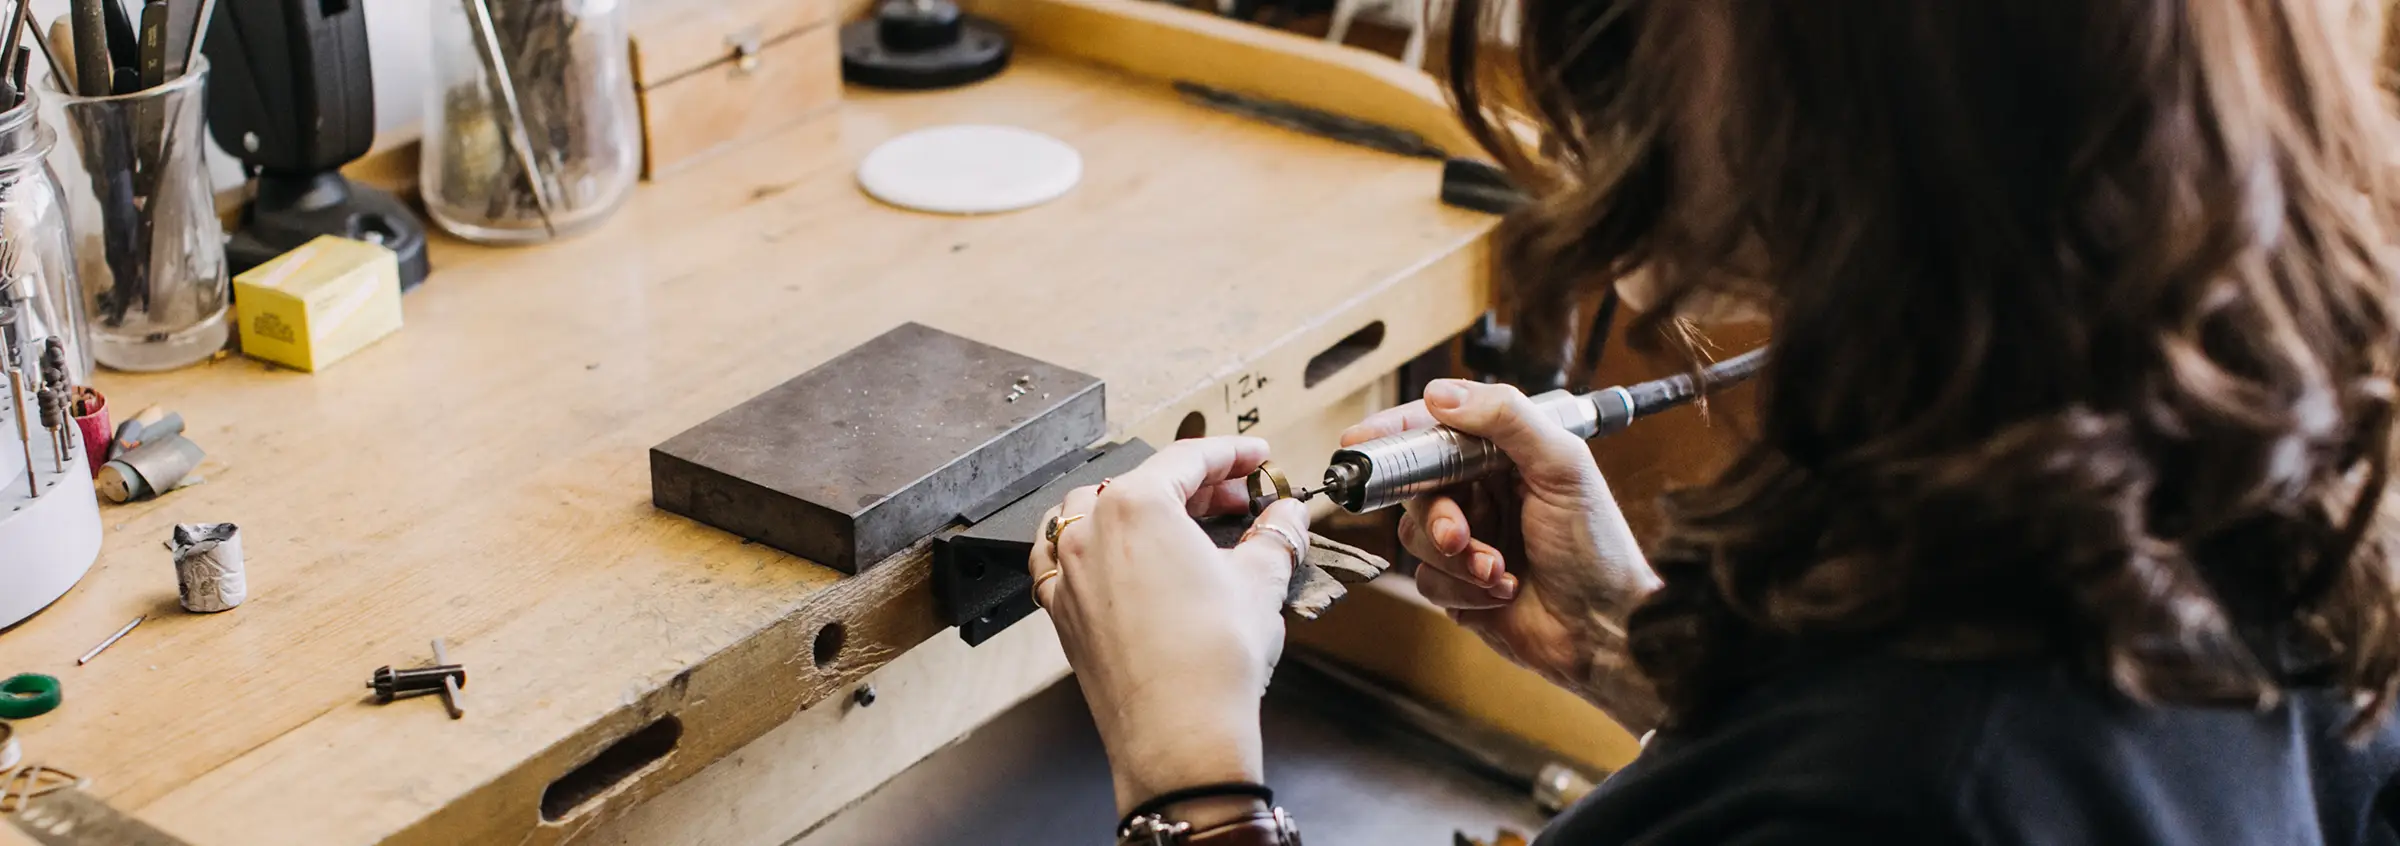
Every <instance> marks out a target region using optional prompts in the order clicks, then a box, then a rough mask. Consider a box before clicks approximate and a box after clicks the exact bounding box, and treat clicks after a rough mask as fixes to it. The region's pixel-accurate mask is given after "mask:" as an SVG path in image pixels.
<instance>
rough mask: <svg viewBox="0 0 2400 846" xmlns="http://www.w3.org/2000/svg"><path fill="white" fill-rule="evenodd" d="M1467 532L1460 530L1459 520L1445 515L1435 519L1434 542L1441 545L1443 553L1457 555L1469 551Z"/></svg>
mask: <svg viewBox="0 0 2400 846" xmlns="http://www.w3.org/2000/svg"><path fill="white" fill-rule="evenodd" d="M1465 534H1466V533H1465V532H1461V531H1459V530H1458V521H1456V520H1452V519H1450V518H1448V517H1444V518H1442V519H1439V520H1435V521H1433V542H1434V543H1435V544H1436V545H1438V546H1440V547H1441V549H1442V554H1443V555H1457V554H1459V553H1461V552H1465V551H1467V539H1466V538H1465V537H1464V535H1465Z"/></svg>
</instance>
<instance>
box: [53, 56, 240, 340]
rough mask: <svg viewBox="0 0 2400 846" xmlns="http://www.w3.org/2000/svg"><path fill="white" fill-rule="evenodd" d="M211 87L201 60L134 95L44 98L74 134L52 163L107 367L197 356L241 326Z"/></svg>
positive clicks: (87, 307) (66, 129) (94, 330)
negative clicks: (215, 167)
mask: <svg viewBox="0 0 2400 846" xmlns="http://www.w3.org/2000/svg"><path fill="white" fill-rule="evenodd" d="M55 82H56V81H55V80H52V84H55ZM207 84H208V60H207V59H206V58H201V59H198V60H195V61H194V62H193V64H192V68H191V70H189V71H187V72H186V73H184V75H183V76H181V77H177V78H175V79H171V80H168V81H167V82H165V83H163V84H160V85H156V86H152V87H150V88H145V89H142V90H140V91H135V92H133V93H130V94H116V95H110V96H106V97H79V96H74V95H69V94H63V93H58V92H57V90H56V89H55V88H52V89H50V91H49V92H48V94H47V96H48V97H50V98H55V99H56V101H57V103H58V114H59V117H58V120H57V124H58V126H59V128H60V131H61V132H62V133H63V134H65V135H66V136H67V141H68V143H66V144H63V145H60V147H61V149H60V151H59V155H56V156H53V157H52V158H51V161H52V162H53V163H54V166H55V167H56V168H57V170H58V174H59V176H60V177H61V179H60V181H59V184H60V186H61V187H62V188H63V189H64V191H65V198H66V207H67V210H68V214H69V215H70V216H71V220H72V223H71V224H70V226H71V228H72V231H73V234H74V239H73V245H74V251H75V270H76V276H77V277H78V278H79V279H80V280H81V281H82V283H83V286H82V287H83V296H82V303H83V309H84V316H85V318H86V319H87V320H89V322H90V326H91V350H92V358H93V359H95V360H97V361H98V362H99V363H101V364H103V365H106V366H108V367H113V368H116V369H118V370H136V371H150V370H172V369H175V368H178V367H183V366H185V365H189V364H195V363H198V362H201V361H205V360H207V359H208V357H210V356H212V355H215V354H217V352H218V351H219V350H222V349H224V348H225V342H226V340H227V339H228V338H229V337H230V336H231V335H232V334H233V321H232V319H231V315H230V307H231V305H232V303H233V298H232V294H231V291H230V290H229V288H228V285H227V280H226V276H225V229H224V226H223V224H222V223H220V222H219V221H218V220H217V203H216V192H215V190H214V186H213V185H212V184H211V183H210V181H209V178H208V165H207V162H206V155H207V150H208V145H207V141H206V138H205V137H204V135H203V129H204V124H203V123H202V120H201V115H202V112H201V101H202V100H203V99H205V95H206V90H207Z"/></svg>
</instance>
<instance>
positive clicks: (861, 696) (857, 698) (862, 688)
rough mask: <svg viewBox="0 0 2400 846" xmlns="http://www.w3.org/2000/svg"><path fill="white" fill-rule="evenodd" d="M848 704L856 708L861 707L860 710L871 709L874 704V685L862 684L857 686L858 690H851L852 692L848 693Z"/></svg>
mask: <svg viewBox="0 0 2400 846" xmlns="http://www.w3.org/2000/svg"><path fill="white" fill-rule="evenodd" d="M850 704H852V705H856V706H858V707H861V708H868V707H872V706H874V704H875V685H873V684H862V685H859V686H858V689H857V690H853V691H851V692H850Z"/></svg>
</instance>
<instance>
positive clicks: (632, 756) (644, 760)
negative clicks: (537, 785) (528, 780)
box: [542, 717, 683, 822]
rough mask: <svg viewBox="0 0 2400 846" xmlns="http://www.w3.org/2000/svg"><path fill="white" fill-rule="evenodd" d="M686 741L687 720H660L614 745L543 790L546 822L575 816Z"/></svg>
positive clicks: (543, 809)
mask: <svg viewBox="0 0 2400 846" xmlns="http://www.w3.org/2000/svg"><path fill="white" fill-rule="evenodd" d="M681 739H683V721H682V720H678V719H675V718H674V717H660V718H659V719H658V720H657V721H656V722H653V723H651V724H649V725H646V726H643V727H642V728H641V730H640V731H637V732H634V733H632V734H629V735H626V736H625V739H623V740H619V741H617V742H616V743H613V744H610V745H609V747H608V748H607V749H603V750H600V754H599V755H596V756H593V757H592V759H591V760H589V761H586V762H584V764H583V766H580V767H576V768H575V769H574V771H573V772H569V773H567V774H566V775H563V776H559V777H558V780H557V781H553V782H551V783H550V786H549V787H547V788H544V789H543V790H542V821H543V822H557V821H559V820H562V819H566V817H567V815H568V814H571V813H574V812H575V809H576V808H577V807H580V806H582V805H583V803H585V802H589V801H592V800H593V799H596V798H599V796H600V795H601V794H604V793H607V792H608V791H609V789H610V788H613V787H616V786H617V784H618V783H619V782H622V781H624V780H625V779H626V777H628V776H631V775H633V774H634V773H638V772H641V771H642V768H643V767H647V766H650V764H651V763H652V762H654V761H657V760H658V759H660V758H664V757H666V756H667V753H669V752H673V751H675V741H678V740H681Z"/></svg>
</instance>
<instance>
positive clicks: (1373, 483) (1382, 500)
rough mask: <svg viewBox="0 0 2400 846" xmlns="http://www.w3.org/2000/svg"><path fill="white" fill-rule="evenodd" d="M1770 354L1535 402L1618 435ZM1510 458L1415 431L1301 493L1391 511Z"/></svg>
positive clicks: (1356, 452)
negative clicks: (1699, 373)
mask: <svg viewBox="0 0 2400 846" xmlns="http://www.w3.org/2000/svg"><path fill="white" fill-rule="evenodd" d="M1766 354H1767V351H1766V348H1764V347H1761V348H1759V349H1755V350H1751V351H1749V352H1746V353H1743V354H1741V355H1738V356H1735V357H1733V358H1729V359H1726V360H1724V361H1721V362H1718V363H1716V364H1713V365H1710V366H1709V367H1708V368H1707V370H1706V371H1704V372H1705V381H1701V382H1695V381H1694V380H1693V378H1692V375H1691V374H1688V373H1684V374H1678V375H1675V376H1669V377H1667V378H1664V379H1654V380H1651V381H1648V382H1642V383H1640V384H1636V385H1631V386H1617V387H1610V388H1602V389H1600V390H1597V391H1593V392H1591V393H1588V394H1570V393H1567V392H1566V391H1551V392H1549V393H1545V394H1542V395H1540V396H1537V397H1534V398H1533V404H1534V407H1535V408H1536V409H1538V410H1540V411H1541V412H1542V413H1544V414H1548V415H1550V416H1551V417H1552V419H1555V420H1557V421H1558V424H1559V425H1560V426H1562V427H1564V428H1565V429H1566V430H1567V431H1569V432H1573V433H1575V435H1576V436H1577V437H1581V438H1587V439H1588V438H1596V437H1599V436H1601V435H1609V434H1615V433H1616V432H1619V431H1622V430H1624V428H1625V427H1626V426H1629V425H1632V423H1633V421H1635V420H1638V419H1640V418H1643V417H1647V416H1649V415H1651V414H1655V413H1657V412H1660V411H1664V410H1666V409H1669V408H1674V407H1675V406H1679V405H1683V404H1684V403H1688V402H1691V401H1692V400H1694V399H1697V398H1698V397H1699V396H1700V394H1701V392H1702V391H1703V390H1715V389H1717V388H1721V387H1724V386H1726V385H1730V384H1734V383H1736V382H1740V381H1743V380H1745V379H1748V378H1750V377H1751V376H1753V375H1756V374H1757V372H1758V370H1759V368H1760V367H1762V366H1764V365H1765V364H1766ZM1510 466H1512V465H1511V463H1510V461H1509V458H1508V454H1507V453H1504V452H1501V451H1500V448H1499V447H1498V446H1495V445H1493V444H1492V442H1491V441H1487V440H1484V439H1482V438H1478V437H1475V436H1474V435H1469V434H1467V433H1465V432H1461V431H1458V430H1456V429H1452V428H1450V427H1448V426H1435V427H1433V428H1430V429H1417V430H1414V431H1409V432H1402V433H1400V434H1397V435H1392V436H1390V437H1384V438H1377V439H1375V440H1372V441H1367V442H1365V443H1362V444H1358V445H1356V446H1352V447H1348V448H1346V449H1342V450H1340V451H1337V452H1335V453H1334V454H1333V461H1332V464H1331V465H1330V466H1328V467H1326V468H1325V486H1324V487H1322V488H1318V489H1316V490H1314V491H1304V492H1302V493H1300V494H1299V497H1300V498H1301V499H1307V498H1309V497H1311V496H1314V495H1316V494H1320V493H1321V494H1324V495H1325V496H1327V497H1329V498H1331V499H1332V500H1333V501H1334V503H1335V504H1336V505H1340V506H1341V507H1342V508H1343V509H1344V510H1347V511H1350V512H1352V513H1364V512H1368V511H1374V510H1376V509H1379V508H1389V507H1391V506H1394V505H1398V504H1400V503H1403V502H1407V501H1408V500H1409V499H1410V498H1412V497H1416V496H1419V495H1422V494H1428V493H1432V492H1434V491H1438V490H1441V489H1443V488H1446V487H1450V486H1452V485H1456V484H1460V483H1463V482H1470V481H1474V480H1476V479H1480V478H1483V477H1484V476H1486V475H1489V474H1492V473H1497V472H1501V471H1504V470H1507V469H1508V468H1509V467H1510Z"/></svg>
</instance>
